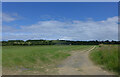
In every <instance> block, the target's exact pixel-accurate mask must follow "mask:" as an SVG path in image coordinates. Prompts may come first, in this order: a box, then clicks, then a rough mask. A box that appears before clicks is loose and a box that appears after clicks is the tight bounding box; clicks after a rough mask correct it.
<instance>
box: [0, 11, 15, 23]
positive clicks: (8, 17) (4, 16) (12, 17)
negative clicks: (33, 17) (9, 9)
mask: <svg viewBox="0 0 120 77" xmlns="http://www.w3.org/2000/svg"><path fill="white" fill-rule="evenodd" d="M2 20H3V22H11V21H15V20H17V14H13V15H9V14H7V13H2Z"/></svg>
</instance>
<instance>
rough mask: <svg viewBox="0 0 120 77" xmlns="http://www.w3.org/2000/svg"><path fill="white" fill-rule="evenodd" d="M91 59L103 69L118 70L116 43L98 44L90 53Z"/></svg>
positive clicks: (119, 70)
mask: <svg viewBox="0 0 120 77" xmlns="http://www.w3.org/2000/svg"><path fill="white" fill-rule="evenodd" d="M90 57H91V59H92V60H93V61H94V62H95V63H96V64H99V65H102V66H103V68H104V69H107V70H110V71H114V72H120V68H118V45H100V46H98V47H97V48H96V49H95V50H94V51H93V52H92V53H91V54H90Z"/></svg>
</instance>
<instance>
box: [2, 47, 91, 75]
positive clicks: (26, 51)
mask: <svg viewBox="0 0 120 77" xmlns="http://www.w3.org/2000/svg"><path fill="white" fill-rule="evenodd" d="M89 47H91V46H90V45H87V46H85V45H69V46H66V45H58V46H57V45H54V46H3V53H2V57H3V58H2V59H3V60H2V61H3V62H2V64H3V73H4V72H5V71H6V70H12V71H13V70H30V71H41V72H45V70H46V68H47V69H48V68H53V67H55V66H56V65H57V64H58V63H59V62H60V61H62V60H63V59H65V58H67V57H68V56H70V51H75V50H83V49H86V48H89ZM4 69H5V71H4Z"/></svg>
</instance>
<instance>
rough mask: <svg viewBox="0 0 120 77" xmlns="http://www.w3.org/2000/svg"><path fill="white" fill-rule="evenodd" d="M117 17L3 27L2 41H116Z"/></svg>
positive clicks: (52, 21) (50, 21)
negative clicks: (18, 27)
mask: <svg viewBox="0 0 120 77" xmlns="http://www.w3.org/2000/svg"><path fill="white" fill-rule="evenodd" d="M117 23H118V17H117V16H115V17H111V18H108V19H106V20H102V21H93V20H87V21H80V20H73V21H64V22H62V21H57V20H49V21H39V22H37V23H36V24H33V25H28V26H20V29H15V28H13V27H10V26H3V39H4V40H8V39H23V40H27V39H65V40H107V39H108V40H118V24H117Z"/></svg>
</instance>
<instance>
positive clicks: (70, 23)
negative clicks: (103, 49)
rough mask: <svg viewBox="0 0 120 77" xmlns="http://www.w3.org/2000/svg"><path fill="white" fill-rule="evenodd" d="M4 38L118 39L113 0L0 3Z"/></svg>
mask: <svg viewBox="0 0 120 77" xmlns="http://www.w3.org/2000/svg"><path fill="white" fill-rule="evenodd" d="M2 8H3V11H2V15H3V16H2V20H3V26H2V27H3V28H2V36H3V38H2V39H3V40H27V39H48V40H55V39H62V40H117V39H118V17H117V16H118V3H117V2H116V3H115V2H110V3H108V2H102V3H100V2H99V3H96V2H90V3H89V2H88V3H87V2H86V3H83V2H78V3H75V2H74V3H73V2H70V3H68V2H59V3H55V2H46V3H43V2H37V3H36V2H34V3H33V2H29V3H28V2H21V3H20V2H19V3H16V2H14V3H12V2H10V3H8V2H4V3H3V4H2Z"/></svg>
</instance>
